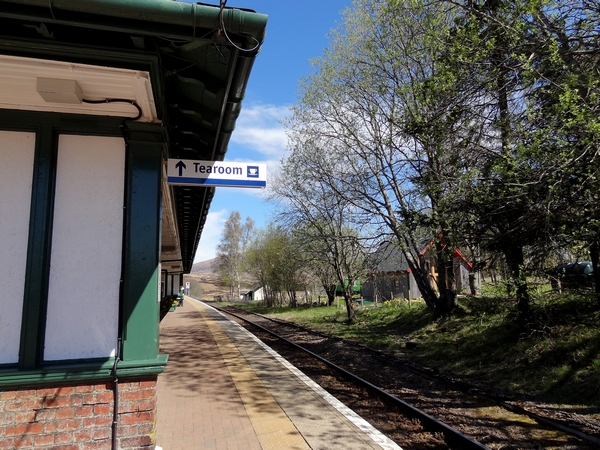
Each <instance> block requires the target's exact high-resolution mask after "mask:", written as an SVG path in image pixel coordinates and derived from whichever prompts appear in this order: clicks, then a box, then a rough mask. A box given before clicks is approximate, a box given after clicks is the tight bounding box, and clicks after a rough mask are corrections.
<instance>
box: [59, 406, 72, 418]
mask: <svg viewBox="0 0 600 450" xmlns="http://www.w3.org/2000/svg"><path fill="white" fill-rule="evenodd" d="M73 417H75V408H59V409H57V410H56V418H57V419H72V418H73Z"/></svg>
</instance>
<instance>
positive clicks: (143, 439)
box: [119, 436, 153, 448]
mask: <svg viewBox="0 0 600 450" xmlns="http://www.w3.org/2000/svg"><path fill="white" fill-rule="evenodd" d="M119 443H120V446H119V447H120V448H140V447H142V446H148V445H152V443H153V442H152V438H151V437H150V436H136V437H129V438H124V439H120V440H119Z"/></svg>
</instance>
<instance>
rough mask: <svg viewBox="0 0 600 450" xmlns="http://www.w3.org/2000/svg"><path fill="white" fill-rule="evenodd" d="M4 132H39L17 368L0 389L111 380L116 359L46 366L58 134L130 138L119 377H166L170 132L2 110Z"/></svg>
mask: <svg viewBox="0 0 600 450" xmlns="http://www.w3.org/2000/svg"><path fill="white" fill-rule="evenodd" d="M0 129H2V130H11V131H33V132H35V133H36V155H35V162H34V176H33V188H32V202H31V214H30V216H31V217H30V231H29V245H28V254H27V269H26V275H25V277H26V278H25V291H24V294H23V295H24V307H23V322H22V327H21V345H20V352H19V363H18V364H16V365H15V364H12V365H5V366H3V367H1V368H0V387H2V388H4V387H7V386H20V385H28V384H31V385H43V384H48V385H52V384H56V383H60V382H72V381H77V380H81V381H89V380H104V379H110V376H109V374H110V371H111V370H112V367H113V364H114V359H112V358H110V359H108V360H103V361H101V362H98V361H85V360H72V361H61V362H58V363H45V362H43V349H44V336H45V328H44V327H45V319H46V305H47V296H48V276H49V268H50V245H51V238H52V218H53V198H54V181H55V174H56V154H57V142H58V135H59V134H83V135H86V134H89V135H100V136H123V131H124V129H125V132H126V133H125V134H126V138H127V144H128V145H127V156H126V157H127V163H126V164H127V168H126V174H125V176H126V183H125V186H126V188H125V189H126V193H125V194H126V195H125V202H126V205H125V206H126V210H125V225H124V226H125V229H124V253H123V286H122V300H121V325H120V331H121V332H122V334H123V354H122V359H123V361H120V362H119V364H118V374H119V376H124V377H135V376H142V375H148V374H157V373H160V372H162V370H163V369H164V366H165V364H166V361H167V355H159V354H158V324H159V303H158V295H159V293H158V281H159V280H158V277H159V272H158V260H159V252H160V195H161V194H160V188H161V170H162V160H163V156H164V146H165V143H164V142H165V131H164V128H163V127H161V126H159V125H150V124H137V123H131V124H128V125H123V123H122V119H118V118H108V117H98V116H83V115H77V116H75V115H69V114H52V113H34V112H26V111H6V110H0Z"/></svg>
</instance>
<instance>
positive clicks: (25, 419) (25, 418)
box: [14, 411, 38, 423]
mask: <svg viewBox="0 0 600 450" xmlns="http://www.w3.org/2000/svg"><path fill="white" fill-rule="evenodd" d="M37 416H38V414H37V411H22V412H18V413H15V415H14V422H15V423H30V422H35V421H36V420H37Z"/></svg>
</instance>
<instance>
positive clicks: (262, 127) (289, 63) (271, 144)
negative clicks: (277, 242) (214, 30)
mask: <svg viewBox="0 0 600 450" xmlns="http://www.w3.org/2000/svg"><path fill="white" fill-rule="evenodd" d="M212 3H214V4H218V1H216V0H213V2H212ZM350 4H351V0H235V1H233V0H229V1H228V2H227V6H231V7H236V6H237V7H241V8H250V9H253V10H255V11H256V12H259V13H263V14H267V15H268V16H269V21H268V23H267V36H266V39H265V42H264V44H263V47H262V50H261V52H260V54H259V55H258V57H257V58H256V61H255V63H254V68H253V69H252V73H251V75H250V81H249V83H248V87H247V89H246V97H245V99H244V101H243V103H242V105H243V106H242V112H241V115H240V117H239V119H238V121H237V124H236V129H235V131H234V133H233V136H232V138H231V141H230V144H229V149H228V151H227V155H226V156H225V160H226V161H246V162H262V163H267V170H268V171H269V170H273V169H275V168H276V165H277V162H278V161H279V160H280V159H281V157H282V155H283V154H284V152H285V148H286V138H285V133H284V129H283V126H282V125H281V120H282V119H283V118H285V117H286V115H288V114H289V108H290V106H292V105H293V104H294V103H296V101H297V90H298V80H299V79H300V78H301V77H302V76H304V75H308V74H309V73H311V70H312V69H311V64H310V60H311V59H313V58H317V57H319V56H321V55H322V53H323V49H325V48H326V47H327V46H328V38H327V36H328V34H329V32H330V30H331V29H332V28H335V27H336V26H337V25H338V24H339V23H340V22H341V20H342V16H341V12H342V11H343V10H344V9H345V8H346V7H347V6H349V5H350ZM267 189H268V187H267ZM263 195H264V191H263V190H259V189H240V188H237V189H236V188H217V190H216V194H215V197H214V199H213V201H212V204H211V207H210V211H209V214H208V218H207V221H206V224H205V226H204V231H203V233H202V237H201V239H200V244H199V246H198V252H197V253H196V258H195V262H198V261H205V260H208V259H212V258H214V257H215V251H216V246H217V245H218V243H219V240H220V237H221V233H222V229H223V224H224V222H225V221H226V220H227V218H228V217H229V215H230V214H231V212H233V211H239V213H240V215H241V216H242V220H245V218H246V217H251V218H252V219H253V220H254V221H255V222H256V227H258V228H262V227H264V226H266V225H267V223H268V222H269V220H270V219H271V218H272V213H273V206H272V205H270V204H268V203H266V202H265V201H264V200H263V198H262V196H263Z"/></svg>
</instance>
